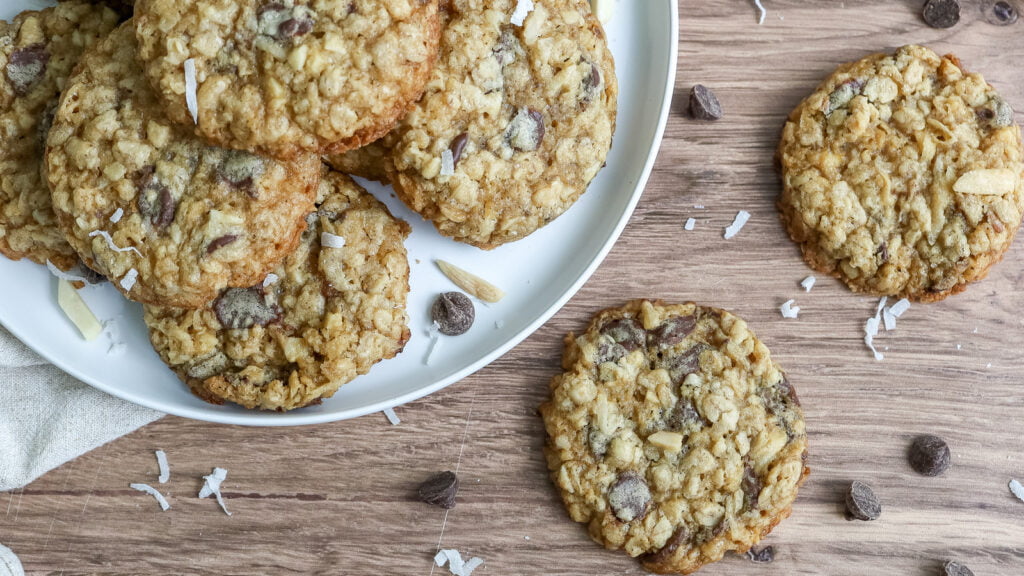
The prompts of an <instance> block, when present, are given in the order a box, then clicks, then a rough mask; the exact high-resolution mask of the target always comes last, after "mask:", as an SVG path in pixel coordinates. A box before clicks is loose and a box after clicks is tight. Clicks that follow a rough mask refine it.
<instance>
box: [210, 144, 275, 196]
mask: <svg viewBox="0 0 1024 576" xmlns="http://www.w3.org/2000/svg"><path fill="white" fill-rule="evenodd" d="M265 169H266V161H265V160H264V159H263V158H260V157H259V156H256V155H254V154H249V153H248V152H241V151H238V150H232V151H231V152H228V154H227V155H226V156H225V157H224V159H223V161H221V162H220V164H218V166H217V177H218V178H220V179H221V181H223V182H224V183H226V184H227V185H229V186H231V187H232V188H235V189H237V190H242V191H244V192H245V193H246V194H248V195H249V196H252V197H253V198H255V197H256V179H257V178H259V177H260V175H261V174H263V171H264V170H265Z"/></svg>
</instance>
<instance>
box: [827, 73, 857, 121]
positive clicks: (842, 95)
mask: <svg viewBox="0 0 1024 576" xmlns="http://www.w3.org/2000/svg"><path fill="white" fill-rule="evenodd" d="M863 87H864V83H863V82H861V81H860V80H858V79H856V78H851V79H849V80H847V81H845V82H843V83H842V84H840V85H839V86H836V89H835V90H833V91H832V93H831V94H829V95H828V102H827V103H826V105H825V116H828V115H830V114H832V113H833V112H835V111H836V110H839V109H840V108H845V107H846V105H847V104H849V103H850V100H853V97H854V96H856V95H858V94H860V91H861V89H862V88H863Z"/></svg>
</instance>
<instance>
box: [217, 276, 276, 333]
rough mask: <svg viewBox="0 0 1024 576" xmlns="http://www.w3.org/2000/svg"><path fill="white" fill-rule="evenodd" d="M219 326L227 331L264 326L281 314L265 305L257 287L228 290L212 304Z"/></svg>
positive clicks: (274, 308)
mask: <svg viewBox="0 0 1024 576" xmlns="http://www.w3.org/2000/svg"><path fill="white" fill-rule="evenodd" d="M213 311H214V312H215V313H216V314H217V319H218V320H220V323H221V326H223V327H224V328H226V329H228V330H241V329H244V328H251V327H253V326H266V325H267V324H269V323H271V322H273V321H275V320H277V319H278V317H279V316H280V314H281V311H280V310H279V309H278V308H277V307H276V306H270V305H268V304H267V300H266V297H264V295H263V290H261V289H260V288H259V287H256V286H254V287H252V288H229V289H227V290H225V291H224V292H223V293H222V294H221V295H220V297H218V298H217V300H215V301H214V303H213Z"/></svg>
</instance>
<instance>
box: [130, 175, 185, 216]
mask: <svg viewBox="0 0 1024 576" xmlns="http://www.w3.org/2000/svg"><path fill="white" fill-rule="evenodd" d="M133 180H134V181H135V185H136V186H137V187H138V189H139V196H138V198H137V199H136V201H135V203H136V205H137V206H138V208H139V214H141V215H142V216H143V217H145V218H149V222H150V223H151V224H152V225H153V226H154V227H155V228H156V229H157V230H163V229H165V228H167V226H169V225H170V224H171V222H173V221H174V214H175V212H177V210H178V203H177V201H175V199H174V196H172V195H171V191H170V189H168V188H167V186H164V185H163V183H161V182H160V180H159V179H158V178H157V175H156V168H155V167H153V166H145V167H143V168H141V169H139V170H138V171H137V172H135V174H134V175H133Z"/></svg>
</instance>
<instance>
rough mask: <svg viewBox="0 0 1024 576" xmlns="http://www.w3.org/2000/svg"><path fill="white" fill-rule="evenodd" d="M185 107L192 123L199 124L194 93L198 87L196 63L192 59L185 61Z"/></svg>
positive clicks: (197, 98) (197, 103)
mask: <svg viewBox="0 0 1024 576" xmlns="http://www.w3.org/2000/svg"><path fill="white" fill-rule="evenodd" d="M184 66H185V105H186V106H188V113H189V114H191V115H192V122H193V123H195V124H199V97H198V95H197V94H196V92H197V91H198V90H199V85H198V83H197V82H196V61H195V59H193V58H189V59H188V60H185V64H184Z"/></svg>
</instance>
